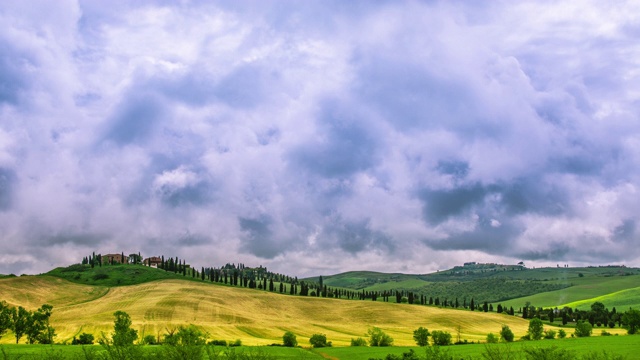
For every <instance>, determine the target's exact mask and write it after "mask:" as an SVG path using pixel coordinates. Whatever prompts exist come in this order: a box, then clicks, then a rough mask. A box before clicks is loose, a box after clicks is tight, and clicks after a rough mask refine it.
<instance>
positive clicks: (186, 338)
mask: <svg viewBox="0 0 640 360" xmlns="http://www.w3.org/2000/svg"><path fill="white" fill-rule="evenodd" d="M166 338H168V339H169V341H168V342H167V345H166V346H163V347H162V349H163V350H164V351H163V352H164V356H165V357H164V358H165V359H175V360H178V359H202V356H203V355H204V344H205V343H206V340H205V334H204V332H202V331H201V330H200V329H198V328H197V327H196V326H195V325H189V326H187V327H184V326H181V327H180V328H178V332H176V333H175V334H171V336H168V337H166Z"/></svg>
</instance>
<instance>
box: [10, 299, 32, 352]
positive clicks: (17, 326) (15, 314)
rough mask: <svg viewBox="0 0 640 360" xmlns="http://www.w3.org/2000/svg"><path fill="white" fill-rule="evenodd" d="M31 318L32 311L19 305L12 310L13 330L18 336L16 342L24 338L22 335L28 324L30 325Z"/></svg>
mask: <svg viewBox="0 0 640 360" xmlns="http://www.w3.org/2000/svg"><path fill="white" fill-rule="evenodd" d="M29 318H31V313H30V312H29V311H28V310H27V309H25V308H23V307H22V306H19V307H18V308H17V309H16V308H13V309H12V312H11V330H12V331H13V334H14V335H15V337H16V344H17V343H18V342H19V341H20V338H22V335H24V333H25V332H26V330H27V326H28V325H29Z"/></svg>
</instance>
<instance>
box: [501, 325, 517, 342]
mask: <svg viewBox="0 0 640 360" xmlns="http://www.w3.org/2000/svg"><path fill="white" fill-rule="evenodd" d="M500 338H501V339H502V341H505V342H512V341H513V338H514V336H513V331H511V329H510V328H509V326H508V325H502V329H501V330H500Z"/></svg>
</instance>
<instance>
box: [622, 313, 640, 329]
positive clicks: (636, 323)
mask: <svg viewBox="0 0 640 360" xmlns="http://www.w3.org/2000/svg"><path fill="white" fill-rule="evenodd" d="M622 323H623V324H624V327H625V329H627V332H628V333H629V334H635V333H636V332H638V328H639V327H640V310H636V309H629V310H627V311H626V312H625V313H624V314H623V315H622Z"/></svg>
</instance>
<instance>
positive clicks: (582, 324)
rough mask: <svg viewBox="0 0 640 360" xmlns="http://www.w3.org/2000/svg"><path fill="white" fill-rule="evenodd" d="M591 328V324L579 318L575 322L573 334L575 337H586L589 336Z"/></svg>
mask: <svg viewBox="0 0 640 360" xmlns="http://www.w3.org/2000/svg"><path fill="white" fill-rule="evenodd" d="M592 330H593V327H592V326H591V324H589V323H588V322H586V321H584V320H579V321H578V322H577V323H576V330H575V332H574V334H575V335H576V336H577V337H587V336H591V331H592Z"/></svg>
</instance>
